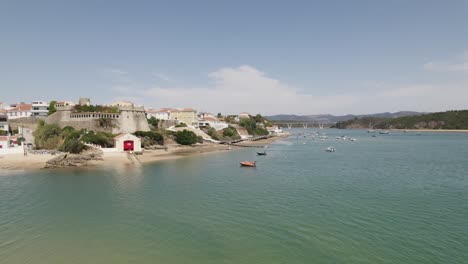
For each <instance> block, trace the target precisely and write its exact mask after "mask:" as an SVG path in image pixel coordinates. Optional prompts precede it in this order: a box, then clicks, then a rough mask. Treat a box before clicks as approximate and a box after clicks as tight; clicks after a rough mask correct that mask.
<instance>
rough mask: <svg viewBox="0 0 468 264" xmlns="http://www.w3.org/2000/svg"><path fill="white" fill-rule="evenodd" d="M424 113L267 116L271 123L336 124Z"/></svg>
mask: <svg viewBox="0 0 468 264" xmlns="http://www.w3.org/2000/svg"><path fill="white" fill-rule="evenodd" d="M421 114H424V113H420V112H412V111H400V112H396V113H389V112H386V113H377V114H368V115H342V116H335V115H329V114H323V115H273V116H266V118H267V119H268V120H271V121H307V122H318V123H336V122H342V121H347V120H352V119H355V118H362V117H376V118H397V117H402V116H415V115H421Z"/></svg>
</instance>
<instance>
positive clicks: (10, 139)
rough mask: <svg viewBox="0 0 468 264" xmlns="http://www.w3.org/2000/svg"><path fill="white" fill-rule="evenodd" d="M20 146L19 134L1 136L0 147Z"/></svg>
mask: <svg viewBox="0 0 468 264" xmlns="http://www.w3.org/2000/svg"><path fill="white" fill-rule="evenodd" d="M17 146H18V137H17V136H0V149H8V148H12V147H17Z"/></svg>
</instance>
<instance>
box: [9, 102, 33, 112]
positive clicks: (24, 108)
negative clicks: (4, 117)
mask: <svg viewBox="0 0 468 264" xmlns="http://www.w3.org/2000/svg"><path fill="white" fill-rule="evenodd" d="M31 110H32V105H31V104H21V105H18V106H17V107H15V108H12V109H10V110H8V112H28V111H31Z"/></svg>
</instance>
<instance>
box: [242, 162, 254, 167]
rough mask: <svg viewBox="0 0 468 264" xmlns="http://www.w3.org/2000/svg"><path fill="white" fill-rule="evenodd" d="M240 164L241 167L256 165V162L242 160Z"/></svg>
mask: <svg viewBox="0 0 468 264" xmlns="http://www.w3.org/2000/svg"><path fill="white" fill-rule="evenodd" d="M240 165H241V166H242V167H257V162H256V161H242V162H241V163H240Z"/></svg>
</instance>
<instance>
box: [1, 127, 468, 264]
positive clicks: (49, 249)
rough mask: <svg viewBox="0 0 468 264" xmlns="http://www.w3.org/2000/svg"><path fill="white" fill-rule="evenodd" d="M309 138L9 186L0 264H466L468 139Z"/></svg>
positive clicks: (32, 176) (10, 179) (22, 177)
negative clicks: (249, 163) (252, 163)
mask: <svg viewBox="0 0 468 264" xmlns="http://www.w3.org/2000/svg"><path fill="white" fill-rule="evenodd" d="M311 131H312V129H308V130H291V132H292V133H293V135H292V136H291V137H289V138H287V139H282V140H281V141H278V142H276V143H274V144H271V145H270V146H269V147H268V148H266V149H265V150H266V152H267V156H264V157H263V156H262V157H257V155H256V153H255V151H257V150H258V149H255V148H244V149H241V150H238V151H231V152H226V153H215V154H209V155H201V156H197V157H195V156H194V157H188V158H183V159H178V160H172V161H165V162H159V163H154V164H148V165H144V166H141V167H127V166H121V165H120V164H115V167H114V168H111V169H109V168H106V169H95V170H77V171H75V170H70V171H65V170H59V171H50V170H41V171H36V172H14V173H13V172H7V173H5V172H2V174H1V175H0V263H9V264H17V263H35V264H43V263H44V264H45V263H204V264H206V263H226V264H230V263H265V264H267V263H268V264H271V263H288V264H289V263H373V264H375V263H468V250H467V248H468V134H462V133H460V134H458V133H422V135H420V136H418V135H416V133H414V132H413V133H402V132H394V133H391V134H390V135H378V134H377V135H376V136H377V137H375V138H372V137H371V136H370V134H367V133H366V132H365V131H357V130H356V131H350V130H324V131H325V132H326V133H327V135H328V136H329V139H328V140H326V141H320V140H312V139H311V138H310V137H307V138H304V137H302V136H296V134H297V133H301V132H311ZM343 134H345V135H348V136H352V137H354V138H356V139H357V141H356V142H351V141H337V140H336V139H335V137H336V136H338V135H343ZM303 143H305V144H303ZM328 146H334V147H335V148H336V150H337V151H336V152H335V153H327V152H325V151H324V149H325V148H326V147H328ZM261 151H262V150H261ZM243 160H256V161H257V164H258V167H257V168H241V167H239V161H243Z"/></svg>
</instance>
